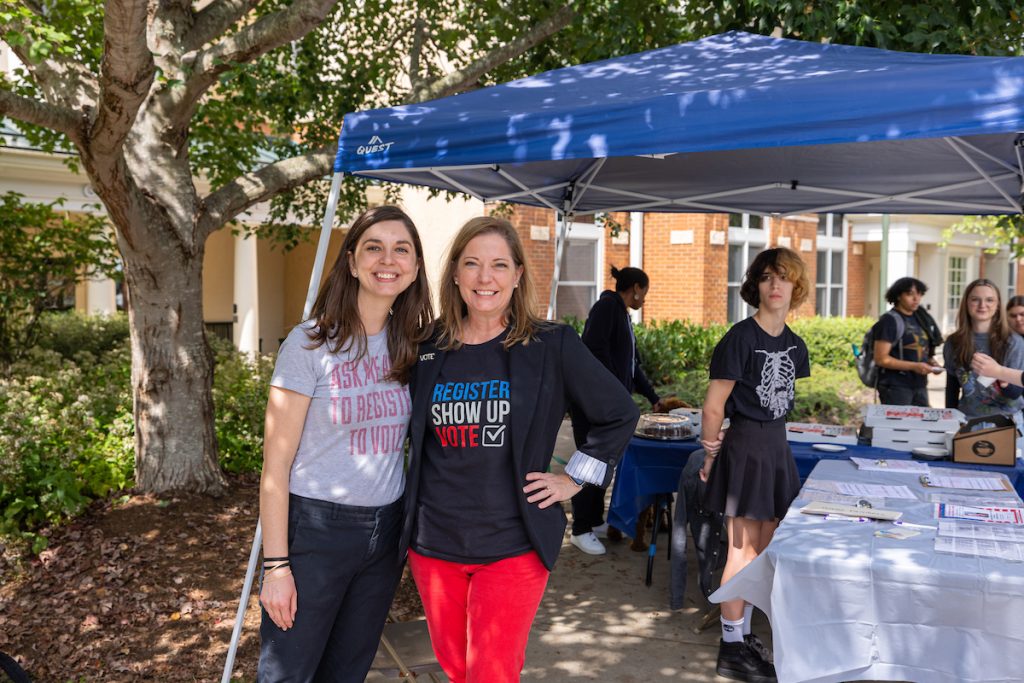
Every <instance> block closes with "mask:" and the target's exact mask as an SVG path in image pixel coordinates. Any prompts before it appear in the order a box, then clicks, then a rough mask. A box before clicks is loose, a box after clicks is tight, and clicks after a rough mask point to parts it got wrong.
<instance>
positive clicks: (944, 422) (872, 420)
mask: <svg viewBox="0 0 1024 683" xmlns="http://www.w3.org/2000/svg"><path fill="white" fill-rule="evenodd" d="M966 421H967V417H966V416H965V415H964V414H963V413H961V412H960V411H959V410H956V409H954V408H921V407H919V406H890V405H885V404H874V405H869V406H865V408H864V425H865V426H866V427H872V428H877V427H893V428H899V429H926V430H929V431H937V432H947V431H954V432H955V431H958V430H959V429H960V425H961V424H963V423H964V422H966Z"/></svg>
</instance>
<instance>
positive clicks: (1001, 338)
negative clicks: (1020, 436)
mask: <svg viewBox="0 0 1024 683" xmlns="http://www.w3.org/2000/svg"><path fill="white" fill-rule="evenodd" d="M1000 299H1001V296H1000V293H999V288H998V287H997V286H996V285H995V283H993V282H992V281H991V280H986V279H984V278H980V279H978V280H975V281H973V282H971V283H970V284H969V285H967V287H966V289H964V293H963V297H962V298H961V299H960V308H959V310H958V311H957V316H956V322H957V325H956V331H955V332H953V333H952V334H951V335H949V338H948V339H947V340H946V343H945V345H944V346H943V348H942V356H943V358H944V359H945V365H946V407H947V408H956V409H958V410H960V412H962V413H963V414H964V415H966V416H967V417H968V419H970V418H974V417H981V416H985V415H1005V416H1006V417H1009V418H1011V419H1013V420H1014V422H1015V423H1016V424H1017V427H1018V429H1020V428H1021V426H1022V425H1021V412H1020V411H1021V408H1022V407H1024V398H1022V396H1021V388H1020V387H1017V386H1010V385H1007V384H1005V383H1003V382H987V381H985V380H980V378H981V377H983V376H984V375H979V374H978V372H977V371H976V370H975V369H972V367H971V363H972V361H973V360H974V359H975V357H976V356H978V355H981V354H984V355H985V356H987V357H990V358H991V359H992V360H993V361H994V362H995V363H996V364H998V365H1002V366H1004V367H1006V368H1011V369H1013V370H1016V371H1018V372H1020V371H1021V370H1022V369H1024V340H1022V339H1021V337H1020V335H1018V334H1016V333H1014V332H1012V331H1011V330H1010V328H1009V327H1008V326H1007V324H1006V318H1005V317H1004V316H1003V306H1002V302H1001V301H1000ZM979 380H980V381H979Z"/></svg>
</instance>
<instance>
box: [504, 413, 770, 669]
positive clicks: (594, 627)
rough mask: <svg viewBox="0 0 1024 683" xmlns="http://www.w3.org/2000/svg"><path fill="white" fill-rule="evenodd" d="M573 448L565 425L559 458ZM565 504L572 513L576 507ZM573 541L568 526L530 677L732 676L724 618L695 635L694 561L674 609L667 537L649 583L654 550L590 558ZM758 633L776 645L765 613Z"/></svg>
mask: <svg viewBox="0 0 1024 683" xmlns="http://www.w3.org/2000/svg"><path fill="white" fill-rule="evenodd" d="M574 450H575V448H574V446H573V442H572V433H571V430H570V429H569V428H568V422H566V423H564V424H563V428H562V430H561V431H560V432H559V438H558V442H557V444H556V447H555V455H556V456H558V457H559V458H560V459H562V460H567V459H568V457H569V455H571V454H572V452H573V451H574ZM553 469H555V471H558V470H560V469H561V467H560V466H558V465H556V466H555V467H554V468H553ZM565 507H566V512H567V514H568V513H569V509H570V508H569V504H568V503H565ZM568 539H569V536H568V531H566V540H565V542H564V543H563V545H562V553H561V555H560V556H559V558H558V564H557V565H556V566H555V570H554V572H552V574H551V579H550V581H549V582H548V588H547V591H546V593H545V595H544V600H543V602H541V606H540V610H539V612H538V614H537V619H536V621H535V622H534V626H533V631H532V632H531V634H530V644H529V646H528V648H527V651H526V668H525V669H524V670H523V678H522V680H523V681H524V682H526V681H548V682H555V681H576V680H579V681H587V680H592V681H616V682H620V683H645V682H648V681H721V680H725V679H722V678H719V677H718V676H716V675H715V659H716V657H717V656H718V639H719V634H720V631H719V628H718V625H717V624H718V622H717V620H716V621H715V623H714V624H713V625H712V626H711V627H710V628H708V629H707V630H706V631H704V632H702V633H695V632H694V629H695V628H696V627H697V626H698V625H699V624H700V621H701V617H702V616H703V612H704V600H703V598H702V597H700V591H699V589H698V587H697V577H696V566H695V565H696V562H695V561H693V562H690V563H689V568H690V579H689V582H688V584H687V587H686V591H687V596H686V606H685V607H684V608H683V609H681V610H678V611H671V610H670V609H669V607H668V601H669V572H668V559H667V558H668V554H667V549H668V534H665V533H662V534H659V538H658V554H657V557H656V558H655V563H654V576H653V581H652V583H651V587H650V588H648V587H646V586H645V585H644V573H645V571H646V567H647V553H639V552H634V551H632V550H630V549H629V540H628V539H627V540H624V541H620V542H617V543H611V542H605V545H606V546H607V548H608V553H607V554H606V555H600V556H591V555H585V554H584V553H582V552H580V551H579V550H578V549H577V548H576V547H574V546H572V545H570V544H569V540H568ZM689 557H691V558H692V557H693V550H692V546H691V549H690V554H689ZM754 630H755V631H756V632H757V633H758V634H759V635H761V636H762V638H763V639H764V640H765V641H766V642H770V630H769V628H768V623H767V620H766V619H765V618H764V615H762V614H760V613H759V612H757V613H756V616H755V622H754Z"/></svg>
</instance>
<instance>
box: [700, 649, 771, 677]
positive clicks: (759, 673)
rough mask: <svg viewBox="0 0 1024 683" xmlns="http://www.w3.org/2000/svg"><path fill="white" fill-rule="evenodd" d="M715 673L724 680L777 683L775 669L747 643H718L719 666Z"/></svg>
mask: <svg viewBox="0 0 1024 683" xmlns="http://www.w3.org/2000/svg"><path fill="white" fill-rule="evenodd" d="M715 671H716V672H717V673H718V675H719V676H721V677H723V678H729V679H732V680H734V681H751V682H752V683H775V681H776V680H777V679H776V678H775V667H774V666H772V665H771V664H770V663H769V662H766V661H764V660H763V659H761V657H760V656H759V655H758V654H757V653H756V652H754V651H753V650H752V649H751V648H750V646H749V645H747V643H746V642H744V641H742V640H741V641H740V642H738V643H727V642H725V641H724V640H720V641H719V642H718V666H717V667H715Z"/></svg>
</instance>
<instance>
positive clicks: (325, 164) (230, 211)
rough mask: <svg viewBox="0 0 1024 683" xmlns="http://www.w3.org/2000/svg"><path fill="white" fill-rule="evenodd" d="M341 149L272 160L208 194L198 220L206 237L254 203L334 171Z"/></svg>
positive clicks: (203, 235) (200, 230)
mask: <svg viewBox="0 0 1024 683" xmlns="http://www.w3.org/2000/svg"><path fill="white" fill-rule="evenodd" d="M336 152H337V149H336V148H335V147H334V146H333V145H331V146H326V147H321V148H320V149H318V150H315V151H312V152H309V153H307V154H303V155H302V156H297V157H291V158H289V159H282V160H281V161H276V162H274V163H272V164H268V165H266V166H264V167H263V168H261V169H260V170H258V171H255V172H253V173H247V174H246V175H242V176H239V177H237V178H235V179H234V180H232V181H231V182H230V183H228V184H227V185H224V186H223V187H221V188H219V189H217V190H216V191H215V192H212V193H211V194H210V195H208V196H207V197H206V200H205V201H204V202H203V210H202V213H201V214H200V217H199V221H198V232H199V238H200V239H202V238H204V237H205V236H206V235H208V234H210V233H211V232H213V231H214V230H216V229H217V228H219V227H221V226H222V225H224V224H225V223H227V222H228V221H230V220H231V219H233V218H234V217H235V216H237V215H238V214H240V213H242V212H243V211H245V210H246V209H248V208H249V207H251V206H253V205H254V204H258V203H260V202H262V201H266V200H267V199H270V198H272V197H273V196H274V195H276V194H278V193H280V192H286V191H288V190H291V189H294V188H296V187H298V186H300V185H302V184H304V183H307V182H309V181H311V180H315V179H316V178H322V177H323V176H326V175H328V174H330V172H331V169H332V167H333V165H334V156H335V154H336Z"/></svg>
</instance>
